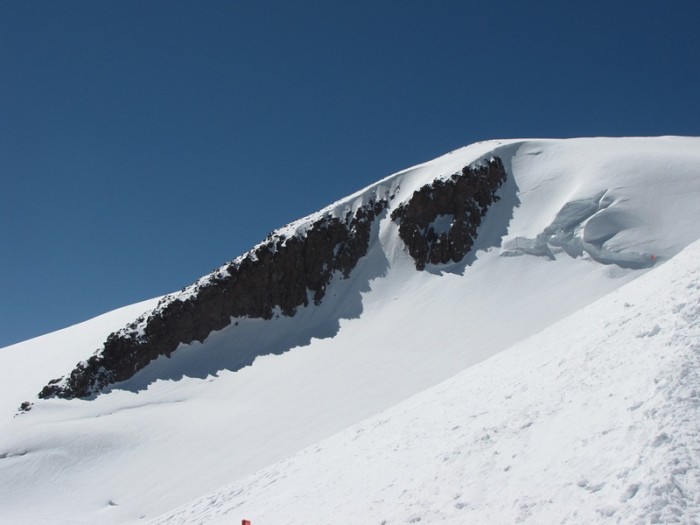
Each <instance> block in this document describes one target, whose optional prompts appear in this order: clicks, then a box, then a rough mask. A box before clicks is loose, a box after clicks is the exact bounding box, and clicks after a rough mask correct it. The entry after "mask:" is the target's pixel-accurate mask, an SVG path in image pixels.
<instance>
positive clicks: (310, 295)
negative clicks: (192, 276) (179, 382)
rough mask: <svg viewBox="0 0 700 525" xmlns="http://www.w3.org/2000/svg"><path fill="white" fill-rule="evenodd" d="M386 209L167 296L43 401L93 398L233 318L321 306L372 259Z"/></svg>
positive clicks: (285, 242) (291, 241)
mask: <svg viewBox="0 0 700 525" xmlns="http://www.w3.org/2000/svg"><path fill="white" fill-rule="evenodd" d="M386 207H387V200H386V199H382V200H376V201H371V202H369V203H368V204H365V205H364V206H362V207H360V208H358V209H357V211H355V213H354V214H352V213H350V212H349V213H348V214H347V216H346V217H345V218H344V219H340V218H338V217H333V216H325V217H322V218H320V219H318V220H316V221H315V222H313V223H312V224H311V225H310V227H309V228H308V230H307V231H306V234H305V235H303V236H301V235H295V236H290V237H286V236H284V235H276V236H272V235H271V236H269V237H268V239H266V241H264V242H263V243H261V244H260V245H259V246H258V247H256V248H255V249H253V250H251V251H250V252H249V253H248V254H246V255H245V256H244V257H242V258H240V259H239V260H236V261H233V262H231V263H229V264H228V266H226V267H224V268H223V269H222V270H220V271H218V272H215V273H214V274H212V275H211V276H209V279H208V280H206V281H205V283H204V284H203V285H201V286H197V287H196V289H195V290H194V291H193V292H192V293H190V294H186V295H184V296H183V297H180V296H175V297H174V298H173V297H170V296H166V297H165V298H164V299H163V300H162V301H161V304H159V306H158V307H157V308H156V309H155V310H154V312H152V313H151V315H150V316H149V317H148V318H147V319H144V318H141V319H137V320H136V321H135V322H134V323H132V324H131V325H129V326H127V327H126V328H124V329H122V330H120V331H118V332H114V333H112V334H110V335H109V337H108V338H107V340H106V341H105V343H104V346H103V348H102V349H101V350H99V351H98V352H97V353H95V354H94V355H93V356H92V357H90V358H89V359H88V360H87V361H83V362H81V363H78V365H77V366H76V368H75V369H74V370H73V371H72V372H71V373H70V375H69V376H68V377H65V378H60V379H55V380H52V381H51V382H49V384H48V385H46V386H45V387H44V388H43V389H42V391H41V392H40V393H39V397H40V398H50V397H62V398H66V399H72V398H75V397H87V396H89V395H91V394H93V393H96V392H99V391H100V390H102V389H103V388H104V387H105V386H107V385H109V384H111V383H116V382H119V381H124V380H126V379H129V378H130V377H131V376H133V375H134V374H135V373H136V372H138V371H139V370H141V369H142V368H143V367H145V366H146V365H148V363H150V362H151V361H152V360H154V359H156V358H157V357H159V356H161V355H164V356H169V355H170V354H171V353H172V352H174V351H175V350H176V349H177V347H178V346H179V345H180V344H181V343H184V344H188V343H191V342H193V341H200V342H201V341H204V339H206V337H207V336H208V335H209V334H210V333H211V332H212V331H214V330H220V329H222V328H224V327H226V326H228V325H229V324H230V323H231V319H232V318H235V317H254V318H262V319H270V318H272V316H273V313H274V310H275V308H276V307H279V309H280V311H281V313H282V314H284V315H287V316H293V315H294V314H295V312H296V309H297V308H298V307H300V306H306V305H308V304H309V300H312V301H313V302H314V303H315V304H319V303H320V302H321V300H322V299H323V297H324V295H325V290H326V287H327V286H328V284H329V283H330V281H331V278H332V276H333V274H334V273H335V272H340V273H341V274H342V276H343V277H348V276H349V275H350V272H351V271H352V269H353V268H354V267H355V265H356V264H357V261H358V260H359V259H360V258H361V257H362V256H363V255H365V254H366V253H367V249H368V247H369V241H370V229H371V226H372V222H373V221H374V219H375V218H376V217H377V215H379V214H380V213H381V212H382V211H383V210H384V209H385V208H386Z"/></svg>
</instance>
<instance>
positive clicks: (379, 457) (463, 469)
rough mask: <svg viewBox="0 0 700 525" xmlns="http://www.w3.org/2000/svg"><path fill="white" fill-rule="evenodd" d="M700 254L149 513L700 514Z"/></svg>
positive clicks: (410, 518) (548, 519)
mask: <svg viewBox="0 0 700 525" xmlns="http://www.w3.org/2000/svg"><path fill="white" fill-rule="evenodd" d="M699 261H700V242H696V243H694V244H693V245H691V246H690V247H689V248H687V249H686V250H684V252H682V253H681V254H680V255H679V256H677V257H676V258H674V259H673V260H672V261H671V262H669V263H668V264H667V265H665V266H663V267H662V268H659V269H658V270H656V271H654V272H653V273H650V274H647V275H645V276H643V277H642V278H640V279H638V280H636V281H634V282H632V283H629V284H627V285H626V286H624V287H622V288H620V289H619V290H617V291H615V292H612V293H611V294H609V295H607V296H606V297H604V298H602V299H600V300H599V301H597V302H595V303H593V304H591V305H589V306H587V307H584V308H583V309H581V310H579V311H578V312H575V313H574V314H572V315H570V316H569V317H567V318H566V319H564V320H562V321H560V322H558V323H555V324H554V325H552V326H550V327H549V328H547V329H546V330H544V331H543V332H541V333H539V334H536V335H534V336H532V337H530V338H528V339H526V340H525V341H522V342H520V343H517V344H515V345H513V346H512V347H510V348H509V349H507V350H505V351H503V352H501V353H499V354H497V355H495V356H493V357H491V358H490V359H488V360H486V361H484V362H482V363H479V364H477V365H475V366H473V367H471V368H469V369H467V370H465V371H463V372H461V373H459V374H458V375H456V376H455V377H453V378H451V379H448V380H447V381H445V382H443V383H440V384H439V385H437V386H435V387H433V388H431V389H429V390H426V391H424V392H422V393H420V394H418V395H416V396H413V397H411V398H410V399H408V400H406V401H404V402H402V403H400V404H398V405H396V406H394V407H392V408H390V409H388V410H385V411H383V412H381V413H379V414H376V415H375V416H372V417H370V418H368V419H365V420H364V421H362V422H361V423H358V424H356V425H352V426H351V427H349V428H347V429H345V430H343V431H342V432H339V433H338V434H336V435H334V436H332V437H330V438H328V439H325V440H323V441H320V442H319V443H317V444H315V445H313V446H311V447H308V448H306V449H304V450H303V451H301V452H299V453H297V454H295V455H294V456H292V457H290V458H288V459H285V460H283V461H280V462H277V463H275V464H273V465H270V466H268V467H266V468H264V469H261V470H260V471H258V472H256V473H255V474H253V475H252V476H248V477H245V478H243V479H241V480H238V481H236V482H235V483H233V484H231V485H229V486H227V487H225V488H224V489H222V490H219V491H216V492H215V493H213V494H211V495H209V496H207V497H205V498H202V499H200V500H198V501H196V502H194V503H191V504H188V505H186V506H183V507H182V508H180V509H178V510H176V511H175V512H172V513H168V514H166V515H164V516H163V517H161V518H159V519H157V520H154V521H152V522H150V523H151V524H152V525H165V524H168V525H172V524H185V523H186V524H194V523H202V524H205V523H206V524H211V525H215V524H222V525H223V524H224V523H239V522H240V520H241V519H242V518H247V519H251V520H252V522H253V523H255V524H256V525H257V524H261V525H265V524H273V523H286V524H302V523H315V524H321V523H341V522H342V523H385V524H394V523H417V522H421V523H454V524H461V523H504V524H505V523H550V524H554V523H571V524H589V523H697V522H698V520H699V519H700V323H698V318H699V317H700V267H699V266H698V262H699ZM340 517H343V519H340Z"/></svg>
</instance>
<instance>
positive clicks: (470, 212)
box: [391, 157, 506, 270]
mask: <svg viewBox="0 0 700 525" xmlns="http://www.w3.org/2000/svg"><path fill="white" fill-rule="evenodd" d="M505 180H506V170H505V168H504V166H503V162H502V161H501V159H499V158H497V157H493V158H491V159H490V160H489V161H488V162H485V163H482V164H477V165H471V166H466V167H465V168H463V169H462V171H461V173H460V172H458V173H455V174H454V175H452V176H451V177H449V178H448V179H445V180H441V179H438V180H435V181H433V182H432V183H430V184H427V185H425V186H423V187H422V188H420V189H419V190H417V191H415V192H413V195H412V196H411V198H410V199H409V200H408V201H407V202H405V203H403V204H401V205H400V206H398V207H397V208H396V209H395V210H394V211H393V213H392V214H391V218H392V220H394V221H395V222H397V223H398V224H399V236H400V237H401V240H403V242H404V243H405V244H406V247H407V248H408V252H409V253H410V254H411V257H413V260H414V261H415V264H416V268H417V269H418V270H423V269H425V265H426V264H427V263H431V264H445V263H448V262H459V261H461V260H462V259H463V258H464V256H465V255H466V254H467V253H469V251H470V250H471V248H472V245H473V244H474V240H475V239H476V235H477V228H478V227H479V225H480V224H481V220H482V219H483V217H484V215H486V212H487V210H488V208H489V206H491V204H493V203H494V202H497V201H498V196H497V195H496V192H497V191H498V188H500V187H501V186H502V185H503V183H504V182H505Z"/></svg>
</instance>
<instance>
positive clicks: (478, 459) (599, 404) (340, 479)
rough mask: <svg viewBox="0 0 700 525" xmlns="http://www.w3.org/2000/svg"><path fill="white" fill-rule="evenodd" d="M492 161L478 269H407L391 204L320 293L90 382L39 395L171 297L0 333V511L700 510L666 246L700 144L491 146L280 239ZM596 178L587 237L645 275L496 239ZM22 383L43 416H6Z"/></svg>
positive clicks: (691, 230)
mask: <svg viewBox="0 0 700 525" xmlns="http://www.w3.org/2000/svg"><path fill="white" fill-rule="evenodd" d="M491 156H499V157H501V158H502V159H503V161H504V163H505V165H506V168H507V169H508V171H509V174H511V175H512V176H509V179H508V181H507V182H506V184H505V185H504V187H503V188H502V189H501V190H500V192H499V195H500V197H501V200H500V201H499V202H498V204H496V205H495V206H494V207H492V209H491V210H490V211H489V213H488V215H487V216H486V219H485V222H484V224H483V225H482V227H481V228H480V230H479V237H478V239H477V242H476V246H475V248H476V250H475V252H474V253H473V254H471V255H470V256H468V257H467V259H466V260H465V261H463V262H462V263H459V264H454V265H450V266H441V267H430V268H428V271H425V272H417V271H416V270H415V267H414V264H413V261H412V260H411V259H410V257H409V256H408V255H407V254H406V253H405V249H404V246H403V243H402V241H401V240H400V239H399V237H398V233H397V228H396V225H395V224H394V223H393V222H392V221H391V220H390V218H389V215H390V212H391V210H389V211H388V213H385V214H383V215H382V218H381V220H380V221H379V223H378V225H377V227H375V231H374V232H373V233H374V235H373V241H372V244H371V246H370V251H369V253H368V254H367V256H366V257H365V258H363V260H362V261H361V263H360V265H359V266H358V267H357V268H356V269H355V270H354V271H353V273H352V275H351V276H350V278H349V279H347V280H342V279H334V281H333V283H332V284H331V286H330V287H329V289H328V292H327V295H326V298H325V299H324V302H323V304H322V305H320V306H318V307H315V306H311V307H308V308H306V309H302V310H301V311H300V312H299V313H298V314H297V315H296V316H295V317H293V318H287V317H284V316H280V317H279V318H275V319H273V320H271V321H262V320H257V319H238V320H235V321H236V322H234V323H232V325H231V326H229V327H228V328H226V329H224V330H222V331H220V332H217V333H213V334H212V335H210V337H209V338H208V339H207V340H206V341H205V342H204V343H202V344H200V343H195V344H192V345H187V346H181V347H180V348H179V349H178V350H177V351H176V352H175V353H174V354H173V355H172V357H171V358H169V359H166V358H161V359H158V360H157V361H156V362H154V363H152V364H151V365H149V366H148V367H146V368H145V369H144V370H142V371H141V372H139V373H138V374H136V376H134V377H133V378H132V379H131V380H129V381H127V382H125V383H122V384H119V385H116V386H115V387H114V388H113V389H112V390H111V391H109V392H106V393H105V394H103V395H100V396H97V397H96V398H95V399H92V400H72V401H65V400H59V399H53V400H47V401H39V400H37V399H36V397H35V396H36V393H37V392H38V391H39V390H40V389H41V388H42V387H43V385H45V384H46V382H47V381H48V380H49V379H51V378H54V377H59V376H61V375H64V374H66V373H68V372H70V370H71V369H72V368H73V366H74V365H75V363H76V362H77V361H79V360H81V359H86V358H88V357H89V356H90V354H91V353H92V351H94V350H96V349H97V348H99V346H100V343H101V341H103V340H104V338H105V337H106V336H107V334H108V333H109V332H111V331H113V330H115V329H119V328H121V327H124V326H125V325H126V324H128V323H130V322H131V321H133V320H135V319H136V317H137V316H139V315H141V314H143V313H144V311H147V310H148V309H150V308H154V307H155V306H156V303H157V302H158V300H157V299H156V300H153V301H151V302H149V303H148V304H140V305H134V306H133V307H128V308H127V309H123V310H122V311H116V312H113V313H111V314H108V315H107V316H103V317H102V318H97V319H95V320H93V321H88V322H87V323H83V324H82V325H77V326H76V327H72V328H70V329H66V330H64V331H61V332H57V333H54V334H49V335H47V336H44V337H42V338H38V339H35V340H32V341H27V342H25V343H21V344H18V345H14V346H12V347H7V348H4V349H0V374H2V375H1V376H0V379H2V380H1V381H0V388H1V389H2V394H1V395H0V408H1V409H2V410H0V522H3V523H4V522H7V523H66V524H67V523H108V524H109V523H137V522H138V523H142V522H144V521H143V520H148V519H152V518H155V517H157V516H159V515H163V516H165V517H167V516H170V515H172V516H173V518H172V520H173V522H174V523H182V522H186V523H188V522H192V523H200V522H201V523H209V522H212V523H217V522H221V523H223V522H224V520H229V521H226V522H233V523H236V520H238V521H237V522H238V523H240V519H241V518H242V517H248V518H249V519H252V520H253V524H255V525H259V524H260V523H302V522H304V523H352V522H363V523H364V522H365V521H366V520H365V518H366V519H367V520H370V522H377V523H381V521H382V520H387V523H397V522H398V523H404V522H406V521H409V522H410V521H411V520H414V521H415V520H417V519H418V518H420V520H421V522H424V523H433V522H441V521H444V522H448V523H449V522H452V523H465V522H466V523H469V522H483V523H512V522H514V521H516V520H518V519H522V520H523V521H525V522H528V521H529V522H530V523H543V522H545V523H558V522H562V521H565V520H568V522H570V523H595V522H600V521H603V520H607V519H612V520H615V521H616V522H620V523H627V522H630V523H634V521H633V520H634V519H637V518H639V519H642V518H644V516H647V515H648V516H652V515H653V512H657V513H660V514H659V520H660V522H663V521H664V520H666V521H669V520H670V519H671V518H670V516H672V515H676V514H673V513H674V512H677V513H680V514H678V516H680V517H679V519H680V520H681V522H683V520H685V522H686V523H692V519H696V516H697V514H695V515H694V514H693V512H695V513H697V505H698V498H699V497H700V492H699V491H698V483H697V471H696V470H695V465H697V464H698V463H697V457H696V456H694V454H695V455H697V451H698V448H699V447H700V441H699V440H698V438H697V430H698V429H697V428H696V427H697V421H698V419H697V418H696V417H695V415H694V413H693V410H696V409H697V405H696V404H695V402H694V401H693V399H695V398H694V397H693V396H695V395H696V394H693V393H692V392H693V388H696V386H693V385H695V383H694V382H695V381H696V379H695V378H696V376H695V375H694V374H695V372H694V371H693V367H692V366H690V365H691V363H692V362H693V361H692V360H693V359H695V357H694V356H695V354H694V353H693V352H697V347H696V346H695V347H693V346H692V345H694V344H695V343H694V342H693V340H692V337H695V338H696V339H695V340H697V337H696V336H697V334H696V333H695V332H694V330H695V328H694V327H695V325H696V324H697V313H698V312H697V304H698V301H697V299H698V297H697V294H698V289H697V286H696V285H693V282H694V281H693V279H697V275H696V274H695V273H694V270H693V266H697V264H694V261H697V252H698V248H697V246H693V247H692V248H691V249H690V250H688V251H686V252H684V253H683V254H682V255H681V256H679V257H678V258H677V259H672V258H673V257H674V256H676V255H677V254H678V253H679V252H681V251H682V250H683V249H684V248H685V247H686V246H688V245H690V244H691V243H693V242H694V241H696V240H698V239H699V238H700V226H698V225H700V206H697V203H698V202H700V201H699V199H698V198H699V197H700V139H697V138H682V137H661V138H629V139H608V138H590V139H572V140H510V141H489V142H482V143H478V144H474V145H471V146H468V147H466V148H462V149H460V150H457V151H454V152H452V153H450V154H448V155H445V156H443V157H440V158H439V159H436V160H434V161H431V162H428V163H425V164H422V165H420V166H416V167H414V168H411V169H408V170H405V171H403V172H400V173H398V174H395V175H392V176H390V177H387V178H385V179H383V180H381V181H379V182H378V183H376V184H375V185H372V186H370V187H368V188H365V189H364V190H361V191H359V192H357V193H356V194H354V195H351V196H350V197H348V198H346V199H343V200H340V201H338V202H336V203H334V204H332V205H331V206H329V207H328V208H326V209H324V210H321V211H320V212H318V213H316V214H313V215H311V216H309V217H307V218H305V219H300V220H299V221H296V222H295V223H293V224H292V225H289V226H288V227H285V228H282V229H280V230H278V231H277V233H284V234H285V235H291V234H293V233H294V232H295V231H303V230H304V228H306V227H308V225H309V224H310V223H311V222H313V221H314V220H316V219H318V218H319V217H321V216H322V215H324V214H331V215H337V216H344V214H345V213H346V212H347V211H348V210H352V209H355V208H357V207H358V206H360V205H361V204H363V203H366V202H368V201H369V200H371V199H373V198H377V196H380V197H381V196H390V195H394V196H395V198H394V199H392V200H391V201H390V206H391V208H394V207H396V206H398V205H399V204H400V203H401V202H405V201H406V200H407V199H409V198H410V196H411V194H412V192H413V191H414V190H416V189H418V188H419V187H421V186H422V185H424V184H426V183H428V182H430V181H432V180H433V179H435V178H436V177H449V176H450V175H451V174H452V173H455V172H456V171H458V170H460V169H461V168H462V167H463V166H465V165H467V164H470V163H474V162H480V161H483V160H484V159H488V158H490V157H491ZM598 195H602V197H598V199H603V200H602V201H601V200H599V201H597V202H602V203H604V206H600V209H598V208H596V211H595V213H594V214H593V215H591V216H590V217H588V216H587V217H586V218H584V219H583V220H582V221H581V222H580V223H577V224H574V225H573V226H572V228H571V234H572V235H573V236H574V238H576V239H580V242H581V243H582V246H583V243H589V244H591V246H593V248H595V249H598V250H603V252H602V253H603V255H604V256H606V257H607V256H608V255H607V254H608V253H612V254H630V253H633V254H642V255H644V254H651V255H654V257H655V260H654V262H655V265H654V266H653V267H652V268H651V269H644V270H632V269H625V268H620V267H619V266H617V265H615V264H609V265H606V264H601V263H600V262H596V260H594V259H597V260H598V261H600V260H601V259H604V257H603V258H601V257H599V256H598V255H597V252H593V251H592V250H589V251H583V252H582V253H583V255H581V256H578V257H574V256H572V255H571V252H570V251H569V252H567V251H566V249H565V248H561V247H560V246H557V245H556V241H555V243H554V244H551V243H550V244H548V246H549V248H548V250H549V251H550V252H551V256H552V257H551V258H544V257H539V256H537V255H530V254H521V255H520V256H516V257H502V256H501V254H502V251H507V250H502V248H505V247H507V246H508V245H509V243H511V244H512V243H513V241H514V240H515V239H518V238H520V239H535V238H536V237H537V236H538V235H541V234H542V233H543V232H545V231H547V232H550V230H547V228H548V227H549V226H551V225H552V224H553V223H555V218H557V214H558V213H559V212H560V211H561V210H562V209H567V210H569V209H571V208H572V207H571V205H569V207H568V208H565V207H566V206H567V204H569V203H572V202H576V201H582V200H585V199H594V198H596V197H597V196H598ZM567 213H568V212H567ZM565 215H566V214H565ZM569 215H570V214H569ZM569 215H567V217H568V216H569ZM561 217H562V216H561V215H560V217H559V218H561ZM556 224H559V225H561V224H564V223H563V222H556ZM567 228H568V226H567ZM565 229H566V228H565ZM562 231H563V230H562ZM566 232H569V229H566ZM566 232H565V233H566ZM561 235H563V234H561ZM550 241H551V239H549V238H548V240H546V242H550ZM516 244H517V243H516ZM574 255H575V254H574ZM665 261H669V262H667V263H666V264H661V263H664V262H665ZM220 271H225V267H222V269H221V270H220ZM207 278H208V277H206V276H205V277H204V278H203V279H204V280H206V279H207ZM638 278H639V279H638ZM669 279H676V281H675V284H673V286H671V284H669V283H670V282H671V281H670V280H669ZM201 282H204V281H202V280H200V283H201ZM628 283H629V284H628ZM625 285H626V286H625ZM691 285H692V286H691ZM693 286H695V287H693ZM620 287H622V288H621V289H620V290H617V289H619V288H620ZM615 290H617V292H615ZM666 290H673V295H669V294H668V293H666ZM193 292H194V288H193V287H188V288H186V289H185V290H184V291H183V292H181V293H183V294H189V293H193ZM652 293H653V294H654V295H653V296H651V297H648V300H647V301H645V300H643V299H641V297H643V296H644V295H645V294H652ZM611 294H612V295H611ZM177 297H178V294H177V293H176V294H171V296H170V298H169V299H166V300H173V299H174V298H177ZM601 298H603V299H601ZM625 303H628V304H629V305H630V306H625ZM654 305H656V307H654ZM674 309H675V310H677V311H674ZM557 323H558V324H557ZM606 323H607V326H606ZM543 330H545V331H544V332H542V333H539V332H541V331H543ZM637 336H640V337H637ZM684 341H685V342H684ZM653 349H657V350H658V349H662V350H663V351H660V350H658V351H657V350H653ZM260 354H269V355H264V356H262V357H256V356H259V355H260ZM250 364H252V366H248V365H250ZM684 371H685V372H684ZM460 372H461V374H460V375H458V376H456V377H454V378H453V379H449V378H452V377H453V376H455V374H459V373H460ZM448 379H449V380H448ZM655 379H658V380H659V381H658V382H654V380H655ZM446 380H448V381H446ZM435 385H438V386H435ZM431 387H432V389H431ZM427 389H430V390H427ZM423 391H425V392H423ZM420 392H423V393H422V394H419V393H420ZM416 394H419V395H418V396H416ZM610 394H612V395H610ZM625 396H626V397H627V399H625ZM26 400H29V401H34V402H35V404H34V406H33V408H32V410H31V411H30V412H28V413H24V414H21V415H19V416H17V417H14V414H15V410H16V408H17V407H18V406H19V404H20V403H21V402H23V401H26ZM637 403H641V404H639V406H637V407H636V408H634V409H632V408H631V407H633V406H634V405H636V404H637ZM368 418H369V419H368ZM613 423H614V424H613ZM358 425H359V426H358ZM635 425H637V426H635ZM453 427H457V428H454V429H453ZM343 429H346V430H343ZM359 429H361V432H359V433H358V430H359ZM664 436H665V437H664ZM355 437H357V440H354V438H355ZM654 443H656V444H657V446H652V445H653V444H654ZM316 445H318V447H319V448H320V449H321V450H319V452H318V453H316V452H315V450H316V448H315V446H316ZM308 447H311V448H308ZM300 451H302V452H300ZM457 452H459V453H457ZM496 452H497V454H496ZM297 453H298V455H296V456H295V454H297ZM514 454H515V457H513V455H514ZM675 460H678V463H677V465H676V466H674V467H668V466H667V463H668V462H670V461H675ZM280 462H281V463H280ZM678 465H680V466H678ZM684 465H685V466H684ZM506 469H507V470H506ZM674 469H676V471H677V472H678V473H677V474H674V473H673V472H672V471H673V470H674ZM683 469H685V473H681V471H682V470H683ZM273 481H274V484H273V485H271V486H270V487H269V488H266V487H265V484H266V483H268V482H273ZM674 483H675V484H677V485H674ZM223 486H226V487H227V488H225V489H221V487H223ZM675 486H678V487H679V490H680V491H681V492H679V491H678V490H676V489H675V488H674V487H675ZM238 490H241V491H242V492H241V493H240V494H236V492H237V491H238ZM404 491H405V492H404ZM208 494H215V495H213V496H207V495H208ZM679 494H680V495H679ZM202 497H204V498H205V499H198V498H202ZM244 499H245V503H243V500H244ZM550 499H551V500H552V502H551V503H548V500H550ZM319 500H322V501H319ZM623 500H624V501H623ZM189 501H194V503H192V504H191V505H188V506H187V507H185V508H183V509H182V510H181V511H178V512H177V513H175V514H172V512H173V509H175V508H176V507H179V506H181V505H183V504H184V503H186V502H189ZM504 502H505V503H504ZM664 502H665V503H664ZM238 504H241V506H240V507H236V505H238ZM674 509H675V510H674ZM227 510H228V511H229V514H227V515H226V516H224V514H223V513H224V512H225V511H227ZM244 512H245V514H244ZM313 513H317V514H313ZM644 513H648V514H644ZM608 514H610V516H609V517H608V516H607V515H608ZM694 516H695V517H694ZM190 518H191V521H187V520H190ZM355 518H356V520H355ZM163 519H165V518H163ZM645 519H646V518H645ZM217 520H218V521H217ZM231 520H233V521H231ZM450 520H451V521H450Z"/></svg>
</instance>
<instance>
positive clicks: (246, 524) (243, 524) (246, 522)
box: [241, 520, 250, 525]
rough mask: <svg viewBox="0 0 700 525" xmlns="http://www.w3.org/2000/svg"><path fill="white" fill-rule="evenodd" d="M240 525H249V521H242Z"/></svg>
mask: <svg viewBox="0 0 700 525" xmlns="http://www.w3.org/2000/svg"><path fill="white" fill-rule="evenodd" d="M241 525H250V520H243V521H242V522H241Z"/></svg>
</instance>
